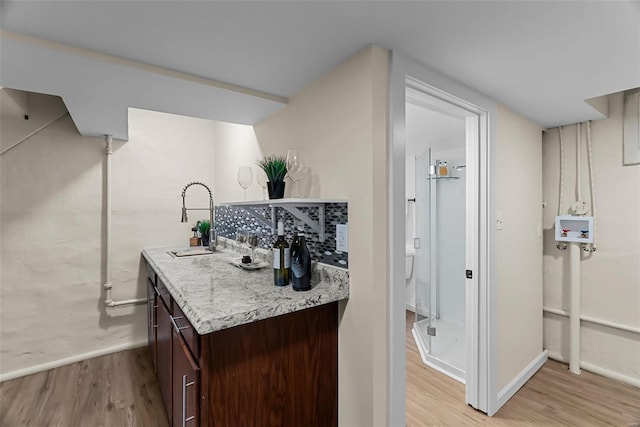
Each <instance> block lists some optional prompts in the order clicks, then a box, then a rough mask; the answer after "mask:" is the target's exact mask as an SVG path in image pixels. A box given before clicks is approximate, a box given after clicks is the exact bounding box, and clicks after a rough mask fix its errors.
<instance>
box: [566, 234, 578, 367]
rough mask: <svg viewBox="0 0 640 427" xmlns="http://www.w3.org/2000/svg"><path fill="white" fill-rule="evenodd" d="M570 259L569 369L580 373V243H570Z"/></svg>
mask: <svg viewBox="0 0 640 427" xmlns="http://www.w3.org/2000/svg"><path fill="white" fill-rule="evenodd" d="M569 257H570V258H569V261H570V264H571V311H570V313H571V315H570V318H569V324H570V330H571V341H570V343H571V347H570V348H571V354H570V356H569V371H571V372H572V373H574V374H576V375H579V374H580V298H581V297H580V243H570V244H569Z"/></svg>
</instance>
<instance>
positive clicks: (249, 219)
mask: <svg viewBox="0 0 640 427" xmlns="http://www.w3.org/2000/svg"><path fill="white" fill-rule="evenodd" d="M300 210H301V211H303V212H305V213H306V214H307V215H309V217H310V218H311V219H313V220H315V221H317V220H318V209H316V208H300ZM276 212H277V216H278V217H277V218H278V220H283V221H284V232H285V239H286V240H287V242H289V244H291V241H292V240H293V230H294V227H295V226H294V219H295V217H294V216H293V215H291V213H289V212H287V211H286V210H285V209H282V208H277V209H276ZM255 214H256V215H261V216H262V218H263V219H264V220H265V221H267V222H268V223H271V208H269V207H263V208H262V207H261V208H257V209H256V210H255ZM215 218H216V219H215V223H216V224H215V228H216V233H217V234H218V236H222V237H226V238H228V239H235V237H236V230H237V229H238V228H240V227H242V228H244V229H245V230H247V231H255V232H257V233H259V235H260V239H259V243H258V247H260V248H264V249H271V248H272V247H273V243H274V242H275V240H276V236H273V235H272V234H271V227H267V226H266V225H264V224H262V223H261V222H260V221H258V220H257V219H256V218H255V216H254V215H253V213H250V212H248V211H246V210H244V209H242V208H237V207H232V206H217V207H216V217H215ZM347 221H348V214H347V204H346V203H328V204H327V205H326V206H325V241H324V242H322V243H321V242H320V239H319V236H318V233H316V232H314V231H313V230H312V229H311V228H309V227H308V226H307V225H306V224H303V223H302V222H301V221H299V220H297V219H296V225H298V224H299V225H302V226H303V227H304V232H305V240H306V243H307V247H308V248H309V252H311V259H312V260H313V261H317V262H320V263H323V264H328V265H334V266H336V267H343V268H349V259H348V254H347V253H343V252H336V224H346V223H347Z"/></svg>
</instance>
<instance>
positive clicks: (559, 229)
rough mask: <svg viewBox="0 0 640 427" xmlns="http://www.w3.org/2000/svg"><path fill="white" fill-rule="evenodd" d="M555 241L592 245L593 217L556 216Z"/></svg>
mask: <svg viewBox="0 0 640 427" xmlns="http://www.w3.org/2000/svg"><path fill="white" fill-rule="evenodd" d="M556 241H558V242H578V243H593V217H592V216H571V215H563V216H557V217H556Z"/></svg>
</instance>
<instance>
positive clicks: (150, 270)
mask: <svg viewBox="0 0 640 427" xmlns="http://www.w3.org/2000/svg"><path fill="white" fill-rule="evenodd" d="M144 266H145V267H146V268H147V277H149V280H151V283H152V284H153V286H155V285H156V272H155V271H153V268H151V266H150V265H149V263H148V262H147V261H145V262H144Z"/></svg>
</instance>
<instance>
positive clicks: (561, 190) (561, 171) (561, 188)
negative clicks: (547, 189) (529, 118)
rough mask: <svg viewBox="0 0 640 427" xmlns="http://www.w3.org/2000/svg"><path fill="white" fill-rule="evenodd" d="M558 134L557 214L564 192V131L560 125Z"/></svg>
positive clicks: (559, 213) (559, 212) (560, 207)
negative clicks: (558, 175) (558, 196)
mask: <svg viewBox="0 0 640 427" xmlns="http://www.w3.org/2000/svg"><path fill="white" fill-rule="evenodd" d="M558 133H559V134H560V200H559V201H558V216H560V215H562V199H563V194H564V133H563V132H562V126H560V127H559V128H558Z"/></svg>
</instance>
